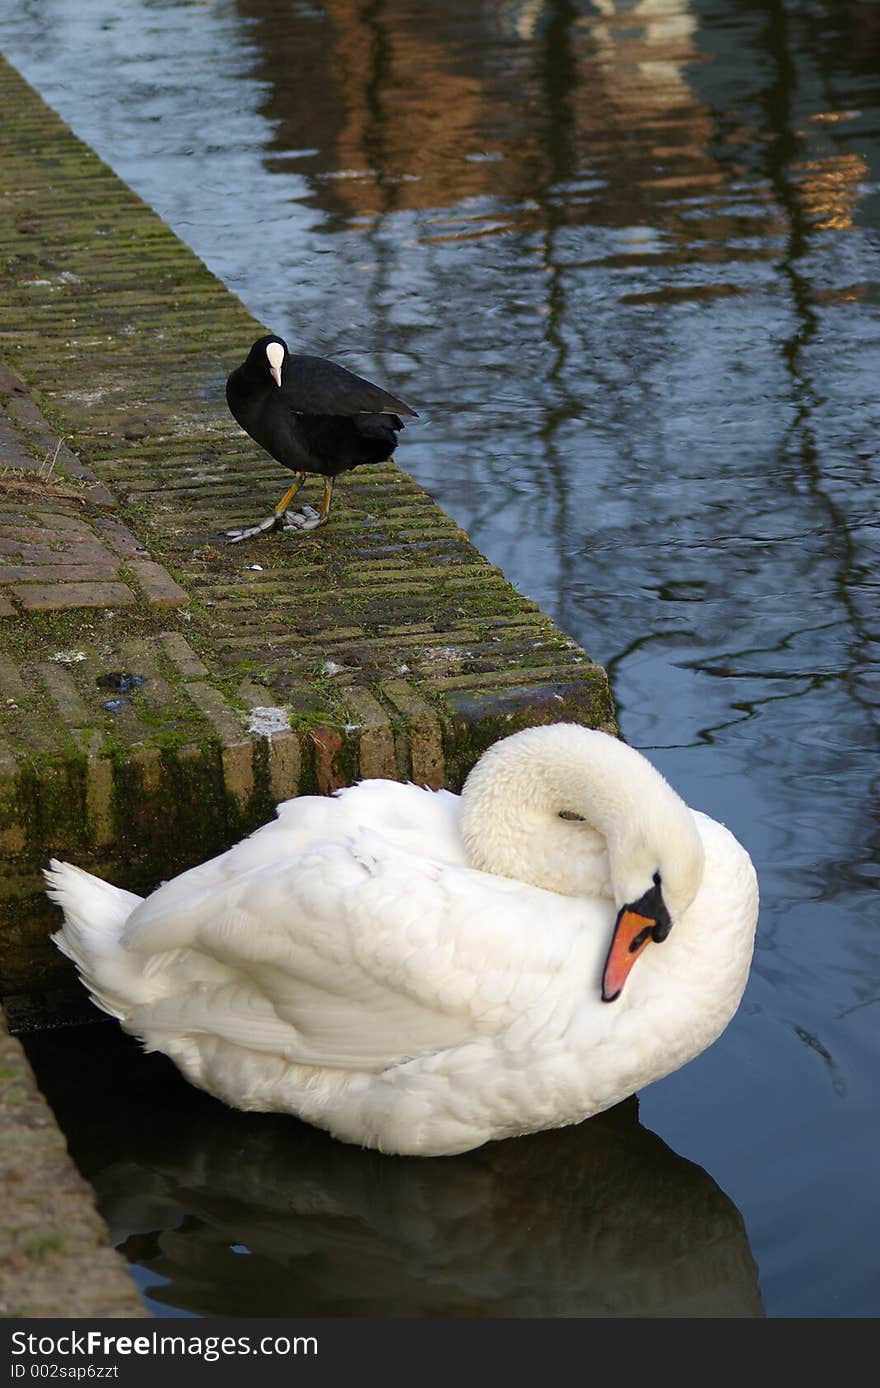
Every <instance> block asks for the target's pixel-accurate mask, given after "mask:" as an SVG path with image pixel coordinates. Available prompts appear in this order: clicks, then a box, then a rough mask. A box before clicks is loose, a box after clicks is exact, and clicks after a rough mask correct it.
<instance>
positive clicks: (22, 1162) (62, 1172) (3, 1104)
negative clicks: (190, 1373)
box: [0, 1013, 149, 1320]
mask: <svg viewBox="0 0 880 1388" xmlns="http://www.w3.org/2000/svg"><path fill="white" fill-rule="evenodd" d="M0 1134H2V1136H0V1209H2V1211H3V1214H2V1218H0V1316H2V1317H4V1318H5V1319H9V1318H19V1317H21V1318H26V1319H32V1318H33V1317H35V1316H39V1317H43V1316H47V1317H56V1316H62V1317H77V1318H80V1317H95V1318H99V1319H102V1320H103V1319H106V1318H111V1319H116V1318H127V1317H129V1316H135V1317H140V1316H147V1315H148V1314H149V1313H148V1312H147V1310H146V1308H145V1307H144V1305H143V1302H142V1301H141V1300H140V1297H139V1296H138V1293H137V1289H136V1287H135V1284H134V1282H133V1281H132V1279H131V1277H130V1276H129V1274H128V1270H127V1268H126V1265H125V1263H124V1261H123V1259H122V1258H121V1256H120V1255H119V1254H118V1253H116V1252H114V1250H113V1249H112V1248H110V1246H109V1244H108V1240H107V1227H106V1225H105V1224H104V1221H103V1220H102V1219H101V1217H100V1215H99V1214H98V1212H97V1210H96V1208H95V1198H94V1195H93V1193H92V1191H91V1189H90V1187H89V1186H88V1185H87V1183H86V1182H85V1181H84V1179H83V1178H82V1176H81V1175H80V1174H79V1172H78V1171H77V1169H76V1167H75V1166H74V1164H73V1161H72V1160H71V1158H70V1156H69V1154H68V1151H67V1146H66V1143H65V1141H64V1138H63V1137H62V1135H61V1132H60V1131H59V1129H58V1125H57V1124H56V1122H55V1119H54V1117H53V1115H52V1112H51V1110H50V1108H49V1106H48V1104H47V1103H46V1101H45V1099H44V1098H43V1097H42V1095H41V1094H40V1092H39V1090H38V1088H37V1085H36V1081H35V1079H34V1075H33V1072H32V1070H31V1068H30V1066H29V1065H28V1063H27V1060H26V1059H25V1056H24V1052H23V1051H22V1048H21V1045H20V1044H19V1042H18V1041H17V1040H16V1039H15V1037H13V1036H10V1035H9V1033H8V1031H7V1029H6V1027H5V1025H4V1022H3V1017H2V1013H0Z"/></svg>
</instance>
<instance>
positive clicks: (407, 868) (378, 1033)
mask: <svg viewBox="0 0 880 1388" xmlns="http://www.w3.org/2000/svg"><path fill="white" fill-rule="evenodd" d="M583 909H584V907H583V903H578V902H575V901H573V900H572V901H567V900H566V899H564V898H560V897H557V896H555V895H552V894H550V893H547V892H542V891H540V890H539V889H538V888H531V887H527V886H525V885H524V884H522V883H518V882H513V881H510V882H508V881H505V880H503V879H497V878H492V877H489V876H487V875H486V874H483V873H479V872H475V871H474V870H472V869H470V868H462V867H458V866H454V865H450V864H443V863H439V862H433V861H431V860H427V859H425V858H424V857H421V856H416V855H412V854H408V853H406V852H403V851H401V850H400V849H397V848H393V847H392V846H391V845H389V844H388V843H387V842H386V841H385V840H383V839H381V838H380V837H379V836H378V835H376V834H372V833H370V832H369V831H363V832H362V833H360V834H358V835H357V836H355V837H354V838H353V839H352V840H351V841H350V842H349V843H347V844H333V845H323V846H322V847H320V848H317V849H313V850H311V851H310V852H308V853H306V854H302V855H298V856H297V857H295V858H292V859H290V860H287V861H282V862H278V863H274V864H272V865H270V866H266V867H262V868H259V869H256V870H254V871H252V872H249V873H247V874H244V875H243V876H242V877H241V878H239V879H238V880H237V881H236V882H235V883H232V884H229V883H225V884H221V885H219V886H217V887H216V888H213V889H212V888H211V887H207V888H204V889H200V890H197V891H195V892H194V894H193V899H192V900H191V901H190V902H189V903H188V904H187V905H186V907H185V908H184V904H183V903H182V902H181V901H180V900H179V899H178V900H177V901H176V902H175V904H174V908H173V910H172V911H169V912H167V913H166V912H165V910H164V909H163V907H162V903H161V892H160V893H157V894H156V895H155V896H154V897H153V898H149V899H148V900H147V901H146V902H145V903H144V904H143V905H142V906H141V907H139V908H138V910H137V912H136V913H134V914H133V916H132V918H131V919H130V929H129V931H128V934H127V948H128V949H130V950H132V951H134V952H135V953H137V954H146V955H148V956H150V958H149V959H148V960H147V961H145V970H147V971H149V972H150V974H151V975H152V977H153V978H154V980H155V982H156V997H155V999H154V1000H153V1001H151V1002H150V1003H148V1004H145V1005H143V1006H142V1007H141V1008H140V1009H138V1014H137V1015H132V1016H131V1017H130V1018H129V1019H128V1021H129V1023H130V1024H131V1026H132V1027H133V1028H134V1029H138V1030H141V1031H147V1030H149V1031H151V1032H156V1031H160V1030H174V1031H176V1032H178V1033H189V1034H213V1035H217V1036H222V1037H223V1038H224V1039H226V1040H229V1041H233V1042H235V1043H236V1044H238V1045H242V1046H248V1047H250V1048H252V1049H254V1050H261V1051H271V1052H272V1053H274V1054H278V1055H282V1056H284V1058H285V1059H287V1060H290V1061H296V1062H299V1063H302V1064H308V1065H319V1066H329V1067H344V1068H347V1069H361V1070H372V1071H377V1070H382V1069H385V1068H387V1067H388V1066H389V1065H393V1064H399V1063H400V1062H402V1061H405V1060H408V1059H413V1058H415V1057H416V1056H421V1055H425V1054H429V1053H433V1052H436V1051H442V1050H446V1049H448V1048H449V1047H451V1046H461V1045H464V1044H466V1043H467V1042H468V1041H474V1040H477V1039H479V1038H480V1037H483V1036H488V1035H498V1034H500V1033H502V1032H504V1031H506V1030H507V1029H508V1028H509V1027H511V1026H512V1024H513V1023H514V1022H515V1021H516V1020H517V1018H519V1017H521V1016H522V1014H523V1013H524V1012H527V1011H528V1010H529V1009H536V1010H537V1011H538V1012H540V1010H541V1007H542V1002H543V1000H544V999H546V998H547V997H548V996H552V997H553V1000H554V1008H556V1009H561V1014H562V1015H560V1016H559V1018H558V1020H559V1022H560V1024H563V1025H564V1014H565V1011H566V1008H567V1007H569V1006H570V1007H571V1008H572V1009H573V1008H574V1006H575V1005H576V999H577V997H578V995H582V991H583V978H584V973H585V972H587V973H589V972H590V971H592V970H595V969H597V968H598V967H599V961H598V954H597V957H596V959H595V960H593V959H592V953H593V951H592V950H591V949H590V948H587V949H586V951H585V949H584V931H583V928H582V927H583V924H584V922H583ZM579 926H580V927H581V928H580V929H579V928H578V927H579ZM587 933H588V934H589V933H590V932H587ZM202 959H204V961H205V963H206V966H207V967H206V969H205V974H204V981H198V979H199V964H200V960H202ZM567 999H568V1002H567V1001H566V1000H567Z"/></svg>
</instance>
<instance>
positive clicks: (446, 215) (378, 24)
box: [0, 0, 880, 1316]
mask: <svg viewBox="0 0 880 1388" xmlns="http://www.w3.org/2000/svg"><path fill="white" fill-rule="evenodd" d="M0 45H2V47H3V49H4V51H5V52H7V53H8V54H9V55H10V56H11V57H12V59H13V60H14V61H15V62H16V63H17V64H18V65H19V66H20V67H21V69H22V70H23V71H24V73H25V75H26V76H28V77H29V78H30V80H31V81H33V82H34V83H35V84H36V85H37V86H38V87H39V88H40V90H41V91H43V93H44V94H45V95H46V97H47V98H48V99H49V100H50V101H51V102H52V103H53V104H54V105H55V106H56V107H57V108H58V109H59V110H60V111H61V112H62V114H63V115H65V117H66V118H67V119H68V120H69V121H70V122H71V123H72V125H73V126H74V128H75V129H76V130H77V132H78V133H79V134H81V135H82V136H84V137H85V138H86V139H88V140H89V141H90V142H91V143H93V144H94V145H95V147H96V148H97V149H98V150H99V152H100V153H102V154H103V155H104V156H105V157H106V158H107V159H108V160H109V161H110V162H111V163H112V164H113V165H114V167H115V168H116V169H117V171H118V172H120V173H121V174H122V175H123V176H124V177H125V178H126V179H128V181H129V182H130V183H131V184H132V185H133V186H135V187H136V188H137V189H138V190H139V191H140V192H141V193H142V194H143V196H145V197H146V198H147V199H148V200H149V201H150V202H151V203H152V204H153V205H154V206H155V207H156V208H157V209H158V210H159V211H160V212H161V213H162V215H163V216H164V217H165V218H166V219H167V220H168V221H169V222H170V223H171V225H172V226H174V227H175V228H176V229H177V230H178V231H179V233H180V234H181V235H182V236H183V237H184V238H185V239H186V240H188V241H189V242H190V243H191V244H192V245H193V246H194V247H195V248H196V249H197V251H198V252H199V254H200V255H201V256H202V257H203V258H204V259H205V260H206V261H207V263H208V264H209V265H210V266H211V267H212V268H213V269H214V270H215V271H216V272H217V273H218V274H220V275H221V276H222V277H223V278H224V279H225V280H226V282H227V283H228V284H229V285H230V286H232V287H233V288H234V289H235V291H236V292H237V293H238V294H239V295H240V296H241V297H242V298H243V299H244V300H245V302H246V303H247V304H248V306H249V307H250V308H251V309H252V310H253V311H254V312H255V313H256V314H257V315H258V316H259V317H260V318H261V319H262V320H263V321H264V322H265V323H266V324H267V326H271V327H272V328H273V329H275V330H276V331H280V332H282V333H283V334H284V335H285V336H286V337H287V338H288V340H289V341H290V342H291V343H292V344H297V345H299V346H301V347H303V348H305V349H306V350H314V351H319V352H343V351H344V352H346V353H347V354H348V355H346V356H345V357H344V360H345V362H346V364H347V365H350V366H352V367H353V368H354V369H355V370H360V371H362V372H363V373H364V374H366V375H367V376H368V377H370V378H372V379H376V380H381V381H383V382H385V383H387V385H388V386H389V388H391V389H394V390H397V391H398V392H399V393H400V394H402V395H403V397H404V398H406V399H408V400H412V402H413V404H414V405H415V406H416V408H417V409H418V410H419V412H420V419H419V421H418V429H416V428H413V429H412V430H407V434H406V436H405V438H404V443H403V445H402V446H401V448H400V451H399V453H398V459H399V461H400V463H401V465H402V466H403V467H405V468H406V469H407V470H409V471H410V472H412V473H413V475H415V476H416V477H417V478H418V480H419V481H420V482H421V483H422V484H423V485H424V486H425V487H426V488H427V489H428V490H429V491H430V492H431V493H432V494H433V495H435V496H436V497H437V498H438V500H439V501H440V502H441V503H442V505H443V506H444V507H445V508H446V509H447V510H448V511H449V512H450V513H452V514H453V515H454V516H455V518H456V520H457V521H458V522H459V523H460V524H461V525H463V526H464V527H465V528H466V529H467V530H469V532H470V534H471V536H472V538H473V539H474V541H475V543H476V544H477V545H478V546H479V547H480V548H481V549H482V550H483V551H484V552H485V553H486V554H488V556H489V557H490V558H491V559H492V560H494V561H495V562H496V563H498V564H500V565H501V567H502V568H503V569H504V571H505V572H506V574H507V575H508V577H509V578H510V579H511V580H512V581H513V582H515V583H516V584H517V585H518V586H519V587H520V588H521V589H522V590H523V591H525V592H527V593H528V594H529V595H530V596H532V597H534V598H535V599H536V600H537V601H538V602H539V603H540V604H541V605H542V606H543V607H544V608H545V609H546V610H548V611H549V612H551V613H552V614H553V615H554V617H555V618H556V619H557V620H558V621H559V623H560V624H561V625H562V627H563V628H564V629H565V630H566V631H567V632H568V633H569V634H570V635H571V636H573V637H574V638H575V639H576V640H577V641H578V642H580V643H581V644H582V645H583V646H584V647H585V648H586V649H587V650H588V651H589V653H590V654H591V655H592V656H593V657H595V658H596V659H598V660H600V661H602V662H603V663H604V664H605V665H606V666H607V668H608V669H609V672H610V674H611V677H612V680H613V683H614V690H615V695H616V699H617V703H618V708H619V711H620V716H621V724H622V727H623V730H624V733H625V735H626V736H627V738H628V739H629V740H630V741H631V742H633V743H634V744H635V745H636V746H639V747H641V748H643V749H644V750H646V751H647V752H648V753H649V754H650V755H651V757H652V759H653V760H655V761H656V762H657V763H658V764H659V765H660V766H661V768H662V769H663V770H664V772H665V773H666V774H667V775H668V776H669V777H670V779H671V780H672V781H673V783H674V784H675V785H676V786H677V787H678V788H679V789H680V790H681V792H682V793H683V794H684V796H685V798H686V799H687V800H688V802H689V803H691V804H693V805H695V806H698V807H699V808H702V809H704V810H706V811H707V812H708V813H710V814H712V815H714V816H715V817H717V818H719V819H721V820H723V821H724V822H726V823H727V824H729V826H730V827H731V828H732V829H733V831H734V832H735V833H736V834H737V836H738V837H739V838H740V839H741V840H742V841H743V842H744V843H745V844H746V846H747V847H748V848H749V850H750V852H751V853H752V856H753V857H754V859H755V862H756V865H757V867H758V872H759V877H760V880H761V886H762V914H761V921H760V926H759V940H758V950H757V955H756V961H755V967H754V970H753V974H752V979H751V982H750V985H749V988H748V990H747V993H746V998H745V1001H744V1004H743V1007H742V1009H741V1011H740V1013H739V1015H738V1017H737V1018H736V1020H735V1021H734V1023H733V1025H732V1026H731V1027H730V1028H729V1029H728V1031H727V1032H726V1033H725V1035H724V1036H723V1037H722V1038H721V1040H720V1041H719V1042H718V1043H717V1044H716V1045H715V1046H714V1047H713V1048H712V1049H711V1050H710V1051H709V1052H708V1053H707V1054H706V1055H704V1056H703V1057H701V1058H700V1059H699V1060H698V1061H697V1062H695V1063H694V1064H692V1065H690V1066H688V1067H687V1068H686V1069H685V1070H684V1071H682V1072H679V1073H678V1074H676V1075H673V1076H670V1077H669V1078H668V1079H666V1080H664V1081H663V1082H662V1083H661V1084H658V1085H655V1086H653V1087H651V1088H650V1089H649V1090H647V1091H646V1092H645V1094H644V1095H643V1096H642V1101H641V1102H642V1108H641V1112H642V1116H643V1118H644V1120H645V1122H646V1123H647V1125H648V1126H649V1127H650V1128H651V1129H653V1130H655V1131H656V1132H657V1133H658V1134H660V1136H661V1137H662V1138H663V1139H665V1140H666V1141H667V1142H669V1143H670V1144H671V1145H672V1146H674V1147H675V1148H676V1150H678V1151H680V1152H682V1153H686V1154H687V1156H688V1157H689V1158H691V1159H692V1160H695V1161H698V1162H699V1163H700V1164H701V1165H702V1166H705V1167H706V1169H707V1170H709V1171H711V1173H712V1175H713V1177H714V1178H715V1179H716V1180H717V1181H718V1182H719V1183H720V1184H721V1185H722V1186H723V1188H724V1190H725V1191H726V1192H728V1194H729V1195H730V1196H731V1197H732V1198H733V1199H734V1200H735V1202H736V1204H737V1206H738V1207H739V1209H740V1210H741V1211H742V1213H743V1215H744V1217H745V1221H746V1227H747V1229H748V1234H749V1241H750V1243H751V1247H752V1249H753V1251H754V1253H755V1255H756V1258H757V1261H758V1265H759V1267H760V1271H761V1287H762V1293H763V1298H764V1304H765V1306H766V1307H767V1311H768V1314H770V1315H796V1316H829V1315H830V1316H839V1315H848V1316H853V1315H855V1316H867V1315H876V1314H877V1311H878V1308H880V1289H878V1285H877V1274H876V1259H875V1256H874V1251H873V1240H872V1238H871V1237H870V1235H869V1231H870V1230H871V1229H872V1228H874V1227H876V1222H877V1215H878V1194H877V1185H876V1182H873V1181H866V1180H865V1179H864V1176H865V1172H866V1171H868V1170H872V1169H873V1164H874V1144H873V1141H872V1133H873V1131H874V1129H875V1126H876V1100H875V1097H874V1095H875V1080H874V1076H875V1075H876V1070H877V1060H878V1056H877V1051H878V1045H877V1030H876V1004H877V998H878V996H880V968H878V951H877V945H876V942H875V938H874V935H873V934H870V933H869V929H868V921H869V918H870V908H869V896H868V893H869V892H870V891H871V888H872V886H873V885H874V884H875V883H876V877H877V867H876V864H877V859H878V840H880V834H878V823H877V796H876V776H877V772H876V749H877V745H878V743H877V707H878V687H880V684H878V676H877V659H876V655H877V620H876V610H877V607H876V601H877V573H878V536H880V530H878V524H877V492H878V454H877V444H876V440H877V436H878V424H880V404H878V392H877V379H878V372H877V363H878V351H877V346H878V337H880V334H878V326H877V324H878V319H877V312H876V306H877V302H878V274H877V265H878V259H877V233H878V218H880V198H878V192H880V177H878V165H880V142H878V134H880V129H878V96H880V76H878V74H880V62H878V57H880V7H878V6H876V5H872V4H870V3H867V0H865V3H861V0H840V3H836V2H835V0H805V3H803V4H801V5H798V6H792V5H789V4H785V3H783V0H743V3H740V4H737V5H735V6H731V5H730V4H729V3H728V0H592V3H590V0H499V3H493V4H491V5H488V4H486V5H475V4H472V3H465V0H382V3H371V4H350V3H347V0H322V2H321V3H314V4H309V5H305V4H298V3H297V4H289V3H287V0H283V2H282V0H238V2H237V3H233V0H224V2H222V3H214V4H208V5H204V4H201V3H199V4H195V3H194V4H175V5H169V4H167V3H164V2H162V3H160V0H152V3H151V2H150V0H115V3H114V4H113V5H112V6H111V5H110V4H109V0H106V3H105V0H96V2H95V3H94V4H91V5H88V6H69V5H65V4H63V3H61V0H40V3H39V4H37V3H36V0H26V3H23V4H21V5H19V6H16V7H15V8H14V12H13V13H9V14H7V15H5V16H3V17H2V18H0ZM219 388H220V387H219V385H218V383H217V382H206V391H214V392H217V391H219ZM271 490H273V492H274V487H273V488H272V489H271ZM274 499H275V497H274V495H271V496H270V495H269V494H268V492H267V496H266V502H267V503H268V504H272V502H273V501H274ZM327 536H328V538H327V541H326V542H327V543H331V541H332V535H331V532H330V531H329V530H328V532H327ZM870 900H873V896H872V897H871V898H870ZM636 1131H639V1130H636ZM570 1140H571V1141H572V1142H575V1141H577V1140H579V1139H575V1138H571V1139H570ZM633 1141H634V1150H637V1147H638V1144H637V1143H636V1142H635V1139H634V1140H633ZM639 1141H641V1138H640V1139H639ZM554 1150H555V1149H554ZM344 1160H345V1158H342V1157H340V1162H343V1161H344ZM221 1165H222V1154H219V1153H218V1159H217V1176H216V1179H217V1181H218V1182H219V1183H221V1184H222V1176H221V1175H220V1174H219V1168H220V1166H221ZM162 1179H163V1180H167V1181H169V1182H171V1184H172V1185H173V1183H174V1181H175V1180H178V1179H183V1178H182V1176H176V1175H174V1173H173V1171H172V1172H170V1173H169V1174H166V1175H165V1176H163V1177H162ZM841 1189H846V1190H847V1192H848V1200H847V1202H846V1205H845V1207H844V1208H842V1207H841V1203H840V1200H839V1198H835V1197H834V1194H833V1193H834V1192H837V1193H838V1197H839V1192H840V1190H841ZM218 1198H219V1196H218ZM221 1223H222V1221H221ZM218 1227H219V1226H218ZM219 1237H220V1236H219V1235H218V1238H219ZM376 1246H377V1245H376V1244H372V1245H371V1247H372V1248H373V1250H374V1253H375V1249H376ZM376 1256H378V1255H377V1254H376ZM242 1261H244V1260H242ZM336 1275H338V1276H339V1278H340V1279H341V1280H340V1286H341V1285H342V1284H343V1283H345V1275H344V1273H343V1272H342V1271H341V1270H340V1269H339V1268H337V1274H336ZM205 1276H206V1277H207V1274H205ZM218 1294H219V1293H218ZM505 1294H506V1293H505ZM213 1295H214V1293H213V1292H211V1291H209V1292H206V1296H207V1297H208V1298H209V1299H210V1297H211V1296H213ZM230 1295H232V1294H231V1293H230ZM242 1295H244V1293H242Z"/></svg>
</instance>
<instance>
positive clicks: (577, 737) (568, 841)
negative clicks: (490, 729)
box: [461, 723, 702, 909]
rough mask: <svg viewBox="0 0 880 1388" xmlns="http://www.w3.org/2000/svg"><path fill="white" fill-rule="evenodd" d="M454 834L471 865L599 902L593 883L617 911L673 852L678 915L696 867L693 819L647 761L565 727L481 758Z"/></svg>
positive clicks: (534, 731)
mask: <svg viewBox="0 0 880 1388" xmlns="http://www.w3.org/2000/svg"><path fill="white" fill-rule="evenodd" d="M570 816H578V817H579V820H580V822H578V820H573V819H572V818H570ZM461 832H462V837H463V839H464V842H465V847H466V849H467V852H468V857H469V859H470V861H471V863H472V864H473V865H474V867H479V868H481V869H482V870H483V871H486V872H494V873H498V874H500V875H501V876H504V877H515V878H518V879H519V880H521V881H525V882H531V883H532V884H533V885H535V886H540V887H545V888H547V889H549V890H550V891H556V892H561V893H562V894H563V895H567V896H579V895H591V896H594V895H596V892H597V878H598V881H599V882H602V881H603V880H604V889H605V893H606V894H607V895H608V896H610V897H612V898H613V900H614V901H615V904H616V905H617V906H621V905H623V904H624V903H626V902H631V901H635V900H638V898H639V897H640V896H641V894H642V893H643V892H644V891H645V890H646V888H648V887H650V885H651V881H652V877H653V874H654V872H657V871H659V870H660V869H661V865H662V864H661V860H662V859H663V857H664V852H665V856H666V857H669V856H670V845H673V849H672V852H673V856H674V857H675V859H676V861H679V860H684V862H685V867H686V869H687V870H686V873H685V874H684V875H686V876H687V877H688V879H689V881H688V885H687V888H686V891H685V894H686V895H687V896H688V900H687V901H685V902H684V905H683V906H682V907H680V909H686V906H687V905H688V904H689V901H690V899H692V897H693V894H694V892H695V891H696V888H697V885H698V883H699V877H700V873H701V870H702V849H701V847H700V840H699V835H698V833H697V830H696V826H695V824H694V819H693V815H692V814H691V812H690V810H689V809H688V808H687V806H686V805H685V804H684V802H683V801H682V800H681V799H680V798H679V796H678V795H676V793H675V791H674V790H672V788H671V787H670V786H669V785H668V784H667V782H666V781H665V780H664V779H663V777H662V776H661V775H660V773H659V772H658V771H657V770H656V769H655V768H654V767H653V766H652V765H651V763H650V762H649V761H647V760H646V758H645V757H643V756H642V755H641V753H640V752H637V751H635V749H634V748H632V747H628V746H627V745H626V744H625V743H623V742H620V741H618V740H617V739H616V738H614V737H610V736H609V735H608V734H606V733H600V732H595V731H593V730H591V729H588V728H582V727H579V726H576V725H574V724H568V723H560V724H553V725H551V726H549V727H542V728H529V729H526V730H525V731H524V732H522V733H518V734H514V736H512V737H510V738H505V739H504V740H503V741H502V742H499V743H496V744H495V746H493V747H491V748H490V749H489V750H488V752H486V753H485V754H484V755H483V757H481V759H480V761H479V762H478V763H477V765H476V766H475V767H474V769H473V771H472V772H471V774H470V776H469V777H468V779H467V782H466V784H465V787H464V790H463V792H462V815H461ZM673 875H674V874H673ZM691 878H693V882H692V883H691V881H690V879H691ZM676 904H678V903H676ZM669 905H670V909H673V903H669Z"/></svg>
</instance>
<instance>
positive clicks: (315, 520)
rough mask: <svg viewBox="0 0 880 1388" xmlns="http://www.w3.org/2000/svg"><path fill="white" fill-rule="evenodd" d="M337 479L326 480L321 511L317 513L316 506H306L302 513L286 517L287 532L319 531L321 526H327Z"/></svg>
mask: <svg viewBox="0 0 880 1388" xmlns="http://www.w3.org/2000/svg"><path fill="white" fill-rule="evenodd" d="M335 480H336V479H335V477H325V478H324V495H323V497H322V498H321V509H320V511H316V510H315V508H314V506H304V507H303V508H302V510H301V511H288V512H287V514H286V516H285V521H286V524H285V526H284V529H285V530H317V528H318V526H319V525H325V524H326V522H327V517H328V516H329V515H330V500H331V498H332V496H333V483H334V482H335Z"/></svg>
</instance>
